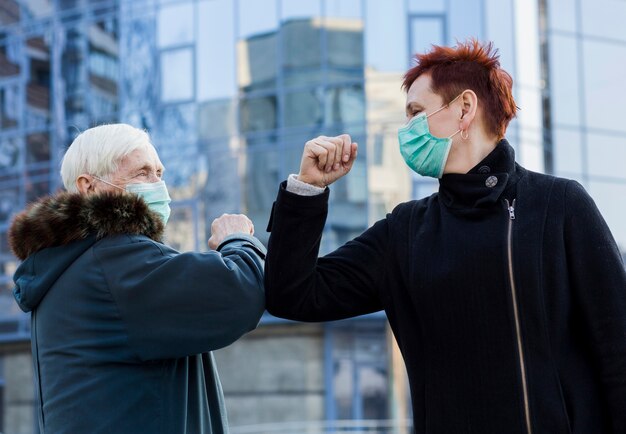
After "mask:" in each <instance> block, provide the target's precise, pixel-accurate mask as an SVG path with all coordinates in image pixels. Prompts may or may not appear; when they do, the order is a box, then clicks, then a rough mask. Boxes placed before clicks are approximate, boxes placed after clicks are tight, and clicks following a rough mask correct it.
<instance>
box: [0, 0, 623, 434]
mask: <svg viewBox="0 0 626 434" xmlns="http://www.w3.org/2000/svg"><path fill="white" fill-rule="evenodd" d="M598 2H600V4H601V5H599V4H598ZM600 6H601V7H600ZM624 21H626V3H624V2H618V1H615V0H594V1H593V2H592V1H591V0H574V1H570V0H537V1H536V2H529V1H522V0H437V1H433V0H430V1H426V0H385V1H381V0H21V1H17V0H0V267H1V268H2V269H1V271H2V273H0V343H3V344H5V345H15V344H16V343H21V344H23V347H21V348H22V350H27V343H28V334H29V325H28V324H29V323H28V316H27V315H25V314H22V313H21V312H19V311H18V308H17V306H16V305H15V303H14V301H13V297H12V295H11V289H12V284H11V275H12V273H13V271H14V269H15V267H16V266H17V262H16V260H15V259H14V258H13V257H12V256H11V254H10V252H9V251H8V248H7V237H6V232H7V228H8V226H9V223H10V220H11V217H12V216H13V215H14V214H15V213H17V212H19V211H20V210H21V209H23V208H24V207H25V206H26V204H27V203H29V202H31V201H33V200H35V199H36V198H38V197H40V196H42V195H45V194H48V193H51V192H55V191H57V190H58V189H59V188H61V181H60V177H59V175H58V172H59V167H60V160H61V158H62V155H63V152H64V150H65V149H66V147H67V146H68V145H69V143H71V141H72V140H73V138H74V137H75V136H76V135H77V134H78V133H79V132H80V131H83V130H84V129H86V128H89V127H91V126H94V125H97V124H102V123H111V122H126V123H130V124H132V125H135V126H137V127H140V128H145V129H146V130H148V131H149V133H150V134H151V136H152V139H153V143H154V144H155V146H156V147H157V149H158V152H159V154H160V156H161V160H162V161H163V162H164V164H165V166H166V167H167V172H166V176H165V180H166V182H167V183H168V186H169V187H170V193H171V195H172V198H173V200H174V201H173V203H172V208H173V212H172V216H171V218H170V223H168V229H167V242H168V243H169V244H171V245H172V246H174V247H175V248H177V249H179V250H182V251H184V250H206V249H207V245H206V240H207V239H208V238H209V235H210V224H211V222H212V220H213V219H214V218H216V217H218V216H219V215H221V214H222V213H239V212H241V213H245V214H247V215H248V216H249V217H250V218H251V219H252V220H253V221H254V223H255V226H256V230H257V235H258V237H259V238H260V239H261V240H262V241H264V242H266V241H267V238H268V234H267V232H266V231H265V230H264V229H265V226H266V224H267V221H268V218H269V213H270V210H271V206H272V202H273V200H274V197H275V194H276V191H277V188H278V183H279V182H281V181H282V180H284V179H286V177H287V176H288V174H290V173H294V172H297V170H298V167H299V161H300V156H301V150H302V147H303V144H304V143H305V142H306V141H307V140H308V139H311V138H313V137H315V136H318V135H336V134H340V133H344V132H347V133H349V134H350V135H351V136H352V137H353V139H354V140H355V141H357V142H358V143H359V145H360V151H359V159H358V161H357V162H356V163H355V166H354V168H353V170H352V172H351V173H350V175H349V176H348V177H346V178H344V179H342V180H340V181H339V182H337V183H336V184H335V185H333V188H332V192H331V205H330V214H329V217H328V220H327V225H326V228H325V231H324V236H323V241H322V253H325V252H328V251H330V250H332V249H334V248H336V247H337V246H339V245H340V244H343V243H344V242H346V241H347V240H349V239H351V238H353V237H354V236H356V235H358V234H359V233H360V232H362V231H363V230H364V229H365V228H367V227H368V226H369V225H370V224H372V223H373V222H374V221H376V220H378V219H380V218H383V217H384V216H385V214H386V213H387V212H389V211H390V210H391V209H392V208H393V207H394V206H395V205H396V204H398V203H399V202H402V201H405V200H408V199H411V198H420V197H424V196H426V195H429V194H431V193H432V192H433V191H435V190H436V188H437V183H436V182H435V181H432V180H428V179H424V178H422V177H419V176H417V175H415V174H412V173H411V172H410V171H409V170H408V169H407V168H406V167H405V165H404V163H403V161H402V159H401V157H400V154H399V152H398V151H397V136H396V132H397V128H398V127H399V126H401V125H402V124H403V123H404V94H403V92H402V90H401V88H400V84H401V80H402V75H403V73H404V72H405V71H406V69H407V68H408V67H409V66H411V57H412V54H413V53H415V52H419V51H424V50H425V49H428V48H429V46H430V45H431V44H449V45H452V44H454V43H455V41H456V40H463V39H465V38H466V37H469V36H473V37H477V38H479V39H484V40H492V41H494V44H495V46H496V47H498V48H499V49H500V54H501V63H502V65H503V67H504V68H505V69H506V70H507V71H509V72H510V73H511V75H512V76H513V78H514V83H515V88H514V94H515V97H516V100H517V103H518V106H520V107H521V109H522V110H521V111H520V113H519V116H518V118H517V119H516V120H514V121H513V122H512V124H511V126H510V128H509V131H508V138H509V140H510V142H511V144H512V145H513V146H514V147H515V148H516V152H517V154H518V159H519V160H520V161H521V163H522V164H523V165H525V166H526V167H528V168H530V169H533V170H540V171H546V172H552V173H555V174H557V175H562V176H566V177H571V178H575V179H578V180H580V181H581V182H582V183H583V184H584V185H585V187H586V188H588V190H589V191H590V192H591V194H592V196H593V197H594V198H595V200H596V201H597V203H598V205H599V206H600V209H601V211H602V212H603V214H604V216H605V217H606V219H607V221H608V223H609V225H610V227H611V230H612V231H613V233H614V235H615V236H616V238H617V239H618V243H619V245H620V247H621V249H622V250H623V251H626V224H624V223H623V218H621V216H622V215H623V214H624V211H626V210H625V209H624V208H625V207H626V201H624V200H623V197H625V195H626V175H625V173H626V172H625V171H623V170H621V167H622V165H623V164H624V163H623V161H626V160H625V157H626V146H624V143H626V141H625V140H624V139H625V138H626V137H625V136H626V129H625V127H624V125H623V124H622V123H620V122H619V118H618V117H619V115H618V114H619V113H620V110H619V108H618V102H619V98H618V96H619V95H623V94H626V87H625V85H624V81H623V80H621V76H620V75H619V74H620V71H621V70H622V69H623V68H620V66H622V65H621V64H622V63H624V59H626V36H625V34H624V32H622V31H620V29H621V27H620V23H622V22H624ZM263 324H264V326H262V327H265V328H266V329H268V330H269V329H271V328H272V327H274V324H275V319H273V318H271V317H269V316H268V317H266V318H265V319H264V322H263ZM281 324H282V323H281ZM342 324H343V325H328V326H324V327H322V328H321V329H320V330H321V331H320V336H321V342H322V347H321V349H320V351H319V354H322V356H320V357H323V363H322V361H321V360H320V363H319V366H320V367H321V368H320V369H322V371H323V385H324V387H323V390H319V389H315V388H311V389H310V391H309V392H307V393H309V395H307V397H308V398H307V399H309V400H310V401H307V402H315V403H318V401H319V400H318V398H320V393H321V394H322V395H321V396H322V398H321V399H322V401H323V405H321V406H320V405H318V404H315V405H312V407H315V408H318V407H319V411H318V412H317V413H315V411H317V410H315V411H314V412H313V413H311V414H316V415H318V417H319V418H326V419H328V420H335V419H363V418H370V419H389V418H394V417H396V416H397V414H403V415H406V413H407V410H406V408H403V409H401V410H400V411H399V410H398V409H397V408H396V407H398V406H404V407H407V399H406V395H405V394H406V390H405V389H404V388H402V387H399V386H397V383H398V381H397V379H396V378H392V377H394V375H397V374H398V372H397V371H398V369H395V370H394V369H391V367H390V360H391V359H394V360H395V359H397V354H395V355H394V354H391V355H389V354H387V353H386V351H387V348H391V345H390V343H389V337H388V336H389V335H388V333H387V332H385V329H384V324H385V318H384V316H383V315H374V316H373V317H368V318H367V319H363V320H356V321H352V322H346V323H342ZM281 327H282V325H281ZM285 327H287V326H285ZM291 330H293V334H294V335H297V333H298V331H297V330H298V328H297V327H296V326H295V325H293V328H292V329H291ZM270 335H271V333H270ZM268 339H269V338H268ZM311 342H317V341H315V340H312V341H311ZM236 345H239V343H238V344H235V347H236ZM242 345H243V344H242ZM236 348H244V347H241V346H240V347H236ZM239 351H244V350H239ZM244 353H245V351H244ZM16 354H17V353H16ZM20 354H21V353H20ZM20 354H17V355H16V357H18V356H20ZM388 356H389V357H388ZM7 357H9V356H2V357H0V364H1V366H3V369H4V372H7V370H8V369H9V367H10V366H16V362H15V361H13V359H10V358H7ZM225 357H226V356H225ZM242 357H247V356H246V355H243V356H242ZM5 359H6V360H5ZM268 366H269V365H268ZM272 366H273V365H272ZM316 366H317V365H316ZM276 369H281V367H280V366H277V367H276ZM222 370H226V371H227V370H228V366H225V367H223V368H222ZM394 372H395V373H394ZM24 375H27V374H24ZM224 375H225V377H227V378H228V376H229V374H228V371H227V372H225V374H224ZM9 378H10V375H8V374H6V373H5V374H4V376H0V384H3V388H2V394H1V396H0V405H1V406H2V407H3V409H2V411H0V423H1V424H4V425H3V426H0V430H5V431H7V432H9V431H10V432H32V429H33V428H32V413H33V410H32V404H29V405H30V407H28V405H27V406H26V407H23V406H22V407H20V405H22V404H18V403H23V402H25V401H24V400H22V399H21V398H20V400H16V398H15V393H14V392H12V391H14V390H15V387H13V386H11V384H9V381H8V379H9ZM3 379H4V380H3ZM235 380H236V379H233V381H235ZM3 381H4V383H3ZM27 382H28V381H27ZM27 387H30V384H28V385H24V388H27ZM307 387H308V386H307ZM225 389H226V393H227V400H228V399H231V402H234V401H233V400H235V399H237V396H240V395H241V394H242V393H243V392H232V393H231V392H229V388H228V384H227V382H226V381H225ZM242 390H243V389H242ZM272 390H273V389H272ZM307 390H308V389H307ZM279 392H280V391H278V392H272V393H274V395H272V399H276V401H275V402H277V403H278V402H281V401H279V400H278V399H279V398H278V394H279ZM229 393H230V395H229ZM237 393H239V395H237ZM254 393H259V392H258V391H255V392H254ZM289 393H293V392H289ZM253 396H255V395H254V394H252V393H251V394H250V396H247V395H246V398H245V399H252V397H253ZM243 399H244V398H242V401H241V402H243ZM227 402H228V401H227ZM246 402H247V401H246ZM270 402H274V401H272V400H267V401H265V403H266V405H270V404H269V403H270ZM276 405H277V406H278V405H279V404H276ZM25 408H26V410H25ZM267 411H268V413H267V414H271V409H267ZM279 413H280V412H279ZM238 414H241V416H238ZM231 416H233V418H234V420H233V423H234V424H235V425H236V424H237V421H238V420H239V421H245V422H246V423H253V422H254V421H255V420H254V417H253V416H254V414H253V413H250V412H248V413H247V414H243V412H239V413H238V412H236V411H233V412H231ZM238 417H241V418H240V419H238ZM277 417H280V414H279V415H278V416H277ZM29 418H30V419H29ZM15 420H18V422H11V421H15ZM19 421H21V422H19ZM29 423H30V424H31V425H29Z"/></svg>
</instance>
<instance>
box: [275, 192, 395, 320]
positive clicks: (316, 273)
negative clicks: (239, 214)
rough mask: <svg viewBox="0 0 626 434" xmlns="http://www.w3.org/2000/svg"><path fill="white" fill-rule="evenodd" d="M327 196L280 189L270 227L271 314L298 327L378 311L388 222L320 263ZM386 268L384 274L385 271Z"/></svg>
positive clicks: (380, 224) (326, 193) (378, 224)
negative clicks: (379, 287) (289, 320)
mask: <svg viewBox="0 0 626 434" xmlns="http://www.w3.org/2000/svg"><path fill="white" fill-rule="evenodd" d="M327 209H328V191H327V190H326V191H325V192H324V193H323V194H320V195H316V196H309V197H306V196H299V195H296V194H294V193H291V192H289V191H287V190H286V184H283V185H282V186H281V190H280V192H279V194H278V198H277V200H276V203H275V204H274V209H273V216H272V218H271V221H270V227H271V232H272V234H271V236H270V241H269V248H268V256H267V262H266V268H265V286H266V297H267V309H268V311H269V312H270V313H272V314H274V315H276V316H280V317H284V318H289V319H294V320H300V321H329V320H337V319H343V318H349V317H352V316H356V315H362V314H365V313H370V312H375V311H377V310H380V309H381V308H382V307H381V305H380V301H379V297H378V291H377V290H378V282H379V277H380V276H381V275H383V274H384V265H382V264H384V262H385V260H384V257H385V252H386V239H387V237H386V235H387V230H386V221H381V222H379V223H377V224H376V225H374V226H373V227H372V228H370V229H368V230H367V231H366V232H365V233H364V234H362V235H361V236H359V237H357V238H356V239H355V240H353V241H350V242H348V243H347V244H346V245H344V246H342V247H340V248H339V249H337V250H336V251H334V252H332V253H330V254H329V255H326V256H325V257H323V258H318V257H317V255H318V251H319V246H320V240H321V237H322V231H323V228H324V224H325V222H326V214H327ZM381 267H383V270H381Z"/></svg>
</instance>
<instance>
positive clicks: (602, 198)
mask: <svg viewBox="0 0 626 434" xmlns="http://www.w3.org/2000/svg"><path fill="white" fill-rule="evenodd" d="M588 191H589V194H591V196H592V197H593V199H594V201H595V202H596V205H597V206H598V208H599V209H600V213H601V214H602V216H603V217H604V219H605V220H606V222H607V224H608V225H609V229H611V233H612V234H613V236H614V237H615V240H616V241H617V245H618V246H619V249H620V251H622V252H626V225H625V224H624V215H626V201H625V200H623V198H624V197H626V183H622V184H611V183H608V182H600V181H593V180H592V181H591V182H590V183H589V187H588Z"/></svg>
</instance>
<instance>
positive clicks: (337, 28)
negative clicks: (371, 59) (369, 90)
mask: <svg viewBox="0 0 626 434" xmlns="http://www.w3.org/2000/svg"><path fill="white" fill-rule="evenodd" d="M326 35H327V41H328V45H327V49H326V51H327V53H328V64H329V66H331V67H336V68H338V69H340V70H344V69H346V68H355V69H358V72H357V74H358V75H359V76H362V74H363V73H362V71H361V70H362V68H363V24H362V22H361V21H360V20H328V22H327V31H326Z"/></svg>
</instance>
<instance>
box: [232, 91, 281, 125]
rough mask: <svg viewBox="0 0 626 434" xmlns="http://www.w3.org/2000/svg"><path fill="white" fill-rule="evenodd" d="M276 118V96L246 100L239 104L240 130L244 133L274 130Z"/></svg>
mask: <svg viewBox="0 0 626 434" xmlns="http://www.w3.org/2000/svg"><path fill="white" fill-rule="evenodd" d="M276 116H277V107H276V95H267V96H261V97H256V98H246V99H244V100H242V101H241V103H240V122H241V130H242V132H244V133H249V132H254V131H270V130H273V129H275V128H276V127H277V118H276Z"/></svg>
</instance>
